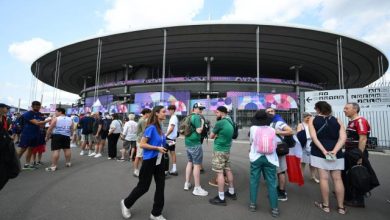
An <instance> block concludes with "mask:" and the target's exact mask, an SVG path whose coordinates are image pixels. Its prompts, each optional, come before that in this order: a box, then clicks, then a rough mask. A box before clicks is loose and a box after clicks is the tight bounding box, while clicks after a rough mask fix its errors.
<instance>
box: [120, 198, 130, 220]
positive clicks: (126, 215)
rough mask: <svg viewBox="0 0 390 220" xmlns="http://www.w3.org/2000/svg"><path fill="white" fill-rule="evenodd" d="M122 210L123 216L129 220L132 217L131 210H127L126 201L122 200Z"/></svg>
mask: <svg viewBox="0 0 390 220" xmlns="http://www.w3.org/2000/svg"><path fill="white" fill-rule="evenodd" d="M121 210H122V216H123V218H125V219H128V218H130V217H131V213H130V209H128V208H126V206H125V200H123V199H122V200H121Z"/></svg>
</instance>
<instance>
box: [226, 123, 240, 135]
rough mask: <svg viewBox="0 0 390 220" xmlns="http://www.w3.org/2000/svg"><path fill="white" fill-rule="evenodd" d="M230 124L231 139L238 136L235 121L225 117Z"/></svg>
mask: <svg viewBox="0 0 390 220" xmlns="http://www.w3.org/2000/svg"><path fill="white" fill-rule="evenodd" d="M226 120H227V121H228V122H229V123H230V124H231V125H232V126H233V136H232V139H237V138H238V125H237V123H236V122H234V121H231V120H229V119H226Z"/></svg>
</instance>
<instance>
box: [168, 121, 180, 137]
mask: <svg viewBox="0 0 390 220" xmlns="http://www.w3.org/2000/svg"><path fill="white" fill-rule="evenodd" d="M171 125H174V126H175V127H174V128H173V131H172V132H171V134H169V135H168V137H167V138H169V139H171V140H175V139H176V138H177V129H178V127H179V120H178V119H177V116H176V115H172V116H171V118H170V119H169V123H168V129H169V127H170V126H171Z"/></svg>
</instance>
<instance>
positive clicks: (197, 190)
mask: <svg viewBox="0 0 390 220" xmlns="http://www.w3.org/2000/svg"><path fill="white" fill-rule="evenodd" d="M192 194H193V195H195V196H207V195H208V194H209V193H208V192H207V191H206V190H204V189H202V187H200V186H199V187H195V188H194V191H192Z"/></svg>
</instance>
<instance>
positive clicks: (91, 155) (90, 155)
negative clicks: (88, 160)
mask: <svg viewBox="0 0 390 220" xmlns="http://www.w3.org/2000/svg"><path fill="white" fill-rule="evenodd" d="M95 155H96V153H95V152H93V153H91V154H88V157H93V156H95Z"/></svg>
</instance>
